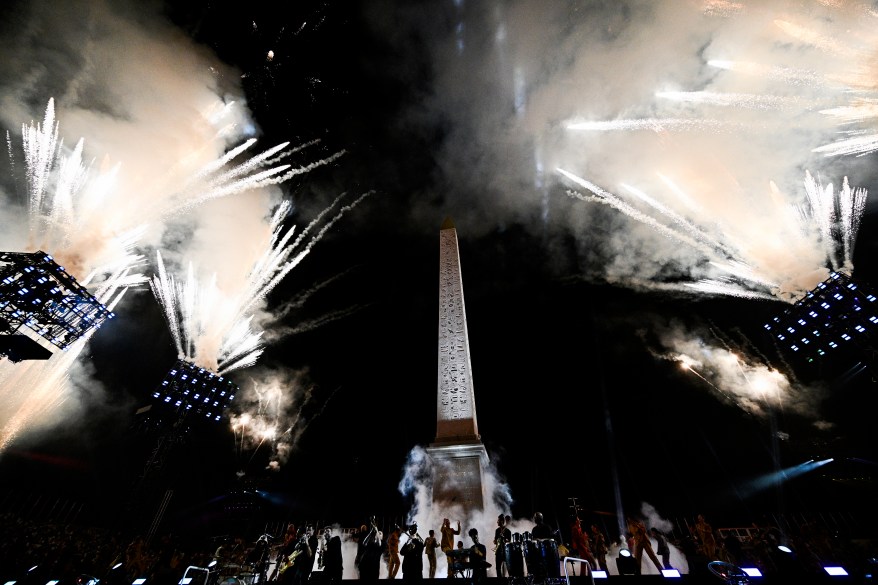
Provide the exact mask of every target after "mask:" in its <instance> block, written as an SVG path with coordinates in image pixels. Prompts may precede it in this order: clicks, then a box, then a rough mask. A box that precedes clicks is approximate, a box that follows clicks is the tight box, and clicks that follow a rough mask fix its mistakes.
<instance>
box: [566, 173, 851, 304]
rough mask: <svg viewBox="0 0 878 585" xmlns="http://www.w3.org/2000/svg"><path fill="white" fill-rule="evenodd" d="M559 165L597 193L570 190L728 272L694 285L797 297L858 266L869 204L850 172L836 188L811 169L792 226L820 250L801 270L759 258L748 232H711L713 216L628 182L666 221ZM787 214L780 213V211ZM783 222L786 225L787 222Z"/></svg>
mask: <svg viewBox="0 0 878 585" xmlns="http://www.w3.org/2000/svg"><path fill="white" fill-rule="evenodd" d="M557 171H558V173H559V174H561V175H562V176H563V177H565V178H566V179H568V180H570V181H572V182H573V183H575V184H576V185H578V186H580V187H584V188H585V189H587V190H588V191H589V192H590V193H591V194H592V195H590V196H586V195H582V194H580V193H578V192H575V191H568V194H569V195H570V196H572V197H574V198H577V199H580V200H584V201H596V202H600V203H606V204H608V205H610V206H612V207H614V208H615V209H618V210H619V211H621V212H622V213H624V214H626V215H627V216H629V217H631V218H632V219H635V220H637V221H640V222H641V223H643V224H645V225H648V226H649V227H650V228H652V229H654V230H655V231H656V232H657V233H659V234H661V235H664V236H666V237H669V238H672V239H674V240H676V241H677V242H679V243H682V244H684V245H686V246H689V247H690V248H691V249H692V250H693V251H695V252H697V253H699V254H701V255H703V261H704V263H705V264H706V265H707V266H710V267H711V268H712V269H713V270H714V271H718V272H721V273H722V276H720V277H717V278H704V279H700V280H698V281H696V282H684V283H683V284H684V285H685V286H686V287H689V288H690V289H691V290H693V291H697V292H701V293H706V294H723V295H730V296H737V297H741V298H754V299H757V298H761V299H772V298H778V299H782V300H785V301H787V302H795V301H796V300H798V299H799V298H801V297H802V296H804V295H805V294H806V293H807V292H808V291H809V290H811V289H812V288H813V287H814V286H816V284H817V282H821V281H822V280H825V278H826V276H828V269H830V268H831V269H832V270H835V271H839V270H843V271H846V272H848V273H850V272H852V271H853V246H854V242H855V241H856V235H857V232H858V229H859V224H860V219H861V216H862V213H863V210H864V207H865V201H866V190H865V189H862V188H857V189H852V188H851V187H850V184H849V183H848V180H847V177H845V178H844V180H843V183H842V188H841V189H840V190H839V191H837V192H836V191H835V190H834V189H833V186H832V185H831V184H830V185H826V186H823V185H821V184H820V182H819V181H818V180H816V179H815V178H814V177H813V176H812V175H811V173H810V172H806V175H805V180H804V190H805V193H806V195H807V204H806V205H803V206H801V207H799V208H794V207H791V208H790V209H789V210H788V211H790V212H791V211H797V212H798V214H799V217H800V220H801V227H800V229H799V230H794V229H790V230H789V232H790V233H797V234H798V238H799V241H800V243H801V245H802V246H803V247H806V248H808V249H810V250H819V251H820V253H819V254H812V255H810V256H809V257H810V258H813V259H814V260H815V263H813V264H810V265H809V264H804V263H800V264H799V265H798V266H797V272H794V273H790V272H789V271H788V270H789V264H788V263H787V264H779V263H778V262H776V261H775V262H773V263H766V262H764V261H761V259H760V258H759V252H761V250H754V249H753V248H752V247H748V246H744V245H741V244H739V243H738V242H745V241H747V240H746V239H745V238H744V237H743V236H740V237H736V234H735V233H734V232H724V231H720V230H715V232H716V233H715V234H713V235H711V234H710V233H708V232H707V230H708V229H710V226H709V222H707V221H704V220H702V221H704V224H705V225H704V227H701V226H699V225H696V224H694V223H692V222H690V221H689V220H687V219H686V218H684V217H683V216H681V215H679V214H678V213H677V212H675V211H673V210H671V209H669V208H668V207H667V206H665V205H664V204H662V203H660V202H659V201H657V200H656V199H654V198H653V197H650V196H648V195H646V194H645V193H642V192H640V191H639V190H636V189H632V188H631V187H628V186H626V185H623V187H624V188H626V189H627V190H628V191H629V192H631V193H632V194H634V195H635V196H636V197H637V199H638V200H639V201H640V202H645V203H646V204H647V205H648V206H649V207H651V208H652V209H654V210H657V211H658V213H659V214H660V215H662V216H665V217H666V218H669V219H670V220H671V221H673V222H674V223H675V224H676V226H674V225H665V224H664V223H661V222H660V221H659V220H658V219H657V218H656V217H655V216H653V215H650V214H648V213H645V212H643V211H640V210H639V209H638V208H637V207H635V206H634V205H632V204H629V203H627V202H626V201H624V200H623V199H622V198H621V197H619V196H617V195H614V194H612V193H609V192H608V191H606V190H604V189H602V188H600V187H598V186H597V185H595V184H594V183H592V182H590V181H588V180H586V179H583V178H582V177H579V176H577V175H574V174H573V173H570V172H569V171H566V170H564V169H560V168H559V169H557ZM781 211H783V210H781ZM784 215H785V214H779V217H783V216H784ZM779 227H780V228H781V229H782V228H783V224H780V226H779ZM812 228H813V229H812ZM770 237H773V234H772V233H769V234H763V238H770ZM815 274H817V275H821V276H820V280H818V281H817V282H814V283H813V284H811V283H810V281H805V283H804V284H802V285H799V284H797V283H798V282H803V281H802V280H801V277H802V276H803V275H804V276H809V277H810V276H811V275H815Z"/></svg>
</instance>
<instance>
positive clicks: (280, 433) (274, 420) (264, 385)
mask: <svg viewBox="0 0 878 585" xmlns="http://www.w3.org/2000/svg"><path fill="white" fill-rule="evenodd" d="M337 390H338V389H336V390H335V391H333V392H332V393H331V394H330V395H329V396H328V397H327V398H326V400H325V401H324V403H323V405H322V406H321V408H320V409H319V410H318V411H317V412H316V413H314V414H313V415H310V417H309V418H308V419H307V420H306V419H305V418H304V410H305V409H306V408H308V407H309V405H310V404H311V403H312V402H313V401H314V399H315V392H314V388H313V387H310V386H307V387H306V386H305V385H304V377H303V375H301V374H294V376H293V378H292V379H283V380H282V379H280V378H278V377H276V376H274V375H269V376H267V377H266V378H265V379H263V380H261V381H260V380H257V379H255V378H251V385H250V387H248V388H246V389H243V391H242V392H241V394H240V395H239V396H238V400H237V406H236V408H238V409H239V410H240V412H238V413H236V414H233V415H232V416H231V417H230V423H231V427H232V431H233V432H234V436H235V450H236V453H237V456H238V458H239V459H240V460H241V461H242V467H241V469H240V470H239V472H238V475H239V476H240V475H244V474H246V468H247V467H249V466H250V465H251V464H252V462H253V460H254V459H255V457H256V455H257V453H258V452H259V450H260V449H261V448H262V447H263V446H264V445H266V446H269V447H270V450H271V452H270V454H268V464H267V465H266V469H270V470H273V471H277V470H278V469H280V467H281V465H283V464H284V463H286V460H287V458H288V457H289V455H290V453H291V452H292V450H293V449H294V448H295V446H296V443H297V441H298V439H299V437H301V435H302V434H303V433H304V432H305V430H306V429H307V428H308V425H309V424H310V423H311V421H313V420H314V419H316V418H317V417H319V416H320V415H321V414H322V413H323V410H324V409H325V408H326V404H327V403H328V402H329V401H330V400H331V399H332V397H333V396H334V395H335V392H337ZM247 453H249V458H247V461H246V462H244V461H243V460H244V457H245V455H246V454H247Z"/></svg>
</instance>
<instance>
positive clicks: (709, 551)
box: [0, 513, 874, 585]
mask: <svg viewBox="0 0 878 585" xmlns="http://www.w3.org/2000/svg"><path fill="white" fill-rule="evenodd" d="M3 524H4V526H5V527H6V528H8V529H9V531H8V535H7V538H5V539H3V540H2V542H0V578H4V581H8V580H15V579H20V578H22V577H21V575H22V574H24V573H25V572H29V574H31V576H32V577H33V576H34V575H38V577H33V579H36V581H39V579H44V580H42V581H41V582H42V583H46V582H48V580H49V579H57V578H60V577H67V578H70V579H71V581H76V580H77V575H83V574H85V575H91V576H93V577H94V578H96V579H99V580H101V581H104V582H106V584H107V585H130V583H131V582H132V581H133V579H135V578H143V577H146V578H147V581H148V582H149V585H175V584H177V583H178V582H179V581H180V577H181V574H182V573H183V571H184V570H186V569H187V567H192V566H196V567H207V568H209V575H208V576H207V577H206V578H205V577H202V578H201V580H200V581H199V583H203V584H204V585H260V584H261V583H276V584H277V585H301V584H302V583H304V582H305V581H309V580H311V581H315V582H320V581H326V582H337V581H341V580H342V579H343V578H344V579H361V580H377V579H384V578H393V579H395V578H400V579H402V580H406V581H409V580H421V579H424V578H434V577H436V576H437V573H438V576H440V577H442V576H447V577H449V578H457V577H463V578H467V579H472V580H474V581H478V580H481V579H484V578H486V577H489V576H490V577H494V576H497V577H508V578H510V579H512V578H515V577H519V576H522V575H525V574H526V575H528V576H533V581H534V582H537V581H539V580H540V578H541V577H557V576H559V573H560V572H561V571H562V570H565V571H566V569H567V568H568V563H564V564H562V563H561V559H564V558H575V559H583V560H585V561H587V563H588V567H589V568H591V569H593V570H603V571H606V572H607V573H608V574H616V572H617V571H616V570H615V569H616V568H617V564H616V563H617V561H618V558H617V554H618V550H619V548H620V547H621V546H624V547H625V548H627V549H628V550H629V551H630V552H631V555H632V559H633V561H634V567H635V572H640V571H641V566H642V567H643V569H642V571H643V572H644V573H653V572H655V571H654V570H653V568H652V567H653V566H654V567H655V570H658V571H660V570H661V569H668V568H671V567H672V566H673V563H677V562H679V563H681V564H682V563H686V562H687V561H688V567H686V566H677V567H676V568H677V569H680V570H681V572H683V573H685V572H694V570H695V568H697V567H701V566H704V567H706V565H707V562H708V561H711V560H721V561H725V562H729V563H732V564H742V563H745V562H746V563H747V564H752V565H755V566H757V567H760V568H761V569H762V570H763V572H764V573H766V574H769V573H771V572H772V570H773V569H774V568H776V567H772V564H771V563H773V562H775V561H774V560H773V559H772V558H771V551H773V550H775V549H776V548H777V547H776V545H777V544H779V538H780V536H781V533H780V531H779V530H777V529H776V528H759V527H757V526H756V525H755V524H754V525H753V528H752V530H749V534H750V535H751V538H750V539H749V540H748V542H747V543H746V544H744V543H742V541H741V540H740V539H739V538H734V537H731V535H729V534H725V535H723V534H722V531H718V530H714V529H713V528H712V527H711V526H710V524H709V523H708V522H707V520H706V519H705V518H704V517H703V516H699V517H698V518H697V520H696V521H695V522H694V524H693V525H691V526H690V525H689V524H688V523H687V525H686V527H687V528H688V530H687V531H686V532H687V534H686V535H685V536H683V537H681V535H680V534H677V533H676V532H673V533H668V534H665V533H663V532H661V531H659V530H657V529H656V528H655V527H650V528H649V529H647V527H646V525H645V523H644V522H643V521H642V520H640V519H636V518H631V519H628V522H627V532H626V533H625V534H623V535H622V536H621V537H620V538H619V539H616V540H615V541H614V542H610V540H609V539H608V537H607V535H606V534H605V533H604V532H603V530H602V529H601V528H600V527H599V526H598V525H596V524H592V525H590V526H589V527H588V528H586V527H585V526H584V525H583V523H582V522H581V521H580V519H579V518H577V517H574V518H572V519H571V523H570V524H569V526H568V530H567V531H565V534H564V537H563V538H562V535H561V533H560V530H559V529H553V528H551V527H549V526H548V525H547V523H546V522H545V520H544V518H543V515H542V514H540V513H536V514H534V516H533V525H532V528H531V529H530V530H528V531H526V532H524V533H521V534H519V533H517V532H512V530H511V529H510V526H511V519H510V517H509V516H504V515H502V514H501V515H500V516H498V518H497V526H496V529H495V530H494V534H493V538H492V539H491V538H490V537H487V538H485V542H484V543H483V542H482V538H481V535H480V534H479V531H478V530H477V529H476V528H470V529H469V530H467V531H466V532H464V528H463V527H462V526H461V523H460V522H459V521H457V522H453V523H452V522H451V521H450V520H449V519H448V518H445V519H444V520H443V522H442V525H441V527H440V528H439V530H438V531H434V530H432V529H431V530H428V531H426V534H427V536H426V537H423V536H422V535H421V534H420V532H419V527H418V526H417V524H411V525H408V526H406V527H405V528H404V529H403V528H402V527H400V526H398V525H395V524H391V525H390V526H389V527H388V529H387V535H386V536H385V534H384V532H382V530H381V529H380V528H379V524H378V523H377V522H376V519H375V518H374V517H371V518H369V519H368V521H367V523H364V524H363V525H362V526H360V527H359V528H358V529H354V530H341V529H339V528H337V527H323V528H317V529H315V528H314V527H313V526H309V525H307V524H305V525H302V526H301V527H300V528H299V529H297V528H296V527H295V526H293V525H292V524H290V525H287V528H286V530H285V531H284V530H283V529H280V531H279V532H274V534H273V535H269V534H263V535H262V536H260V537H258V538H256V539H255V541H250V540H247V539H244V538H242V537H237V538H224V539H223V540H222V541H215V542H214V544H213V546H212V547H210V548H209V549H204V548H203V547H199V548H198V549H197V550H193V549H191V548H188V547H185V546H182V547H181V546H178V544H177V543H176V542H175V541H174V540H173V539H172V538H170V536H165V537H161V538H156V539H153V540H152V541H151V542H150V541H147V540H145V539H144V538H143V537H139V536H138V537H135V538H134V540H132V541H130V542H128V543H127V544H125V541H122V540H120V539H119V535H115V534H112V533H108V532H94V531H88V532H86V531H85V529H83V528H82V527H72V526H66V527H59V526H53V525H42V526H41V525H29V524H27V523H25V522H23V521H21V520H19V519H16V518H11V517H7V518H5V521H4V522H3ZM517 525H518V526H521V523H520V522H517ZM784 536H785V537H788V538H791V539H792V540H793V542H794V548H796V549H797V551H798V556H799V559H800V560H801V561H802V563H803V564H804V563H813V564H815V566H817V565H818V563H819V562H820V561H823V562H825V561H829V560H831V561H835V562H837V563H839V564H844V565H848V566H855V565H856V564H857V563H858V562H859V559H861V558H863V559H865V558H871V557H874V551H873V550H869V551H860V550H859V549H856V550H854V549H852V548H850V544H851V543H848V542H846V541H844V540H841V539H839V538H837V537H833V535H831V534H828V533H827V532H826V531H825V530H818V529H817V528H816V526H815V525H811V526H810V527H809V526H808V525H803V526H800V527H799V530H797V531H796V533H794V534H793V533H790V532H787V533H785V535H784ZM467 537H468V539H469V541H468V543H467V544H468V545H469V546H464V540H465V539H466V538H467ZM851 542H853V541H851ZM486 544H487V545H488V546H486ZM489 546H490V550H489ZM672 550H673V551H674V556H671V551H672ZM864 555H865V556H864ZM442 556H444V557H445V558H444V559H442ZM438 560H444V562H443V563H439V562H438ZM117 565H118V566H120V567H122V568H121V569H120V571H124V572H125V574H124V576H123V575H121V574H118V575H116V574H114V571H116V570H115V569H113V570H112V571H111V570H110V567H116V566H117ZM35 567H38V570H34V568H35ZM562 567H563V569H562ZM582 567H583V564H579V565H577V566H571V567H570V569H571V570H572V574H578V573H579V572H581V571H582V570H583V569H582ZM687 569H688V571H687ZM33 579H31V580H32V581H33ZM36 581H33V582H34V583H36Z"/></svg>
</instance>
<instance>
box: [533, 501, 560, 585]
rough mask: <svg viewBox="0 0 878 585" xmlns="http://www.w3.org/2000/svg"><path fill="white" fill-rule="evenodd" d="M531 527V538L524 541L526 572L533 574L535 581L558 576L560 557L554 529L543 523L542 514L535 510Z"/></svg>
mask: <svg viewBox="0 0 878 585" xmlns="http://www.w3.org/2000/svg"><path fill="white" fill-rule="evenodd" d="M533 520H534V526H533V528H531V531H530V533H531V537H532V540H531V541H530V542H528V543H526V546H527V549H526V551H525V557H524V558H525V561H526V562H527V572H528V573H529V574H531V575H533V576H534V580H535V581H545V579H546V578H547V577H558V576H560V574H561V566H560V565H561V559H560V558H559V557H558V541H557V539H556V538H555V535H556V531H554V530H552V529H551V528H549V525H548V524H546V523H545V521H544V519H543V514H542V513H541V512H536V513H535V514H534V517H533Z"/></svg>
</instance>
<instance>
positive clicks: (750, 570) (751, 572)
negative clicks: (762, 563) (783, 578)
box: [741, 567, 762, 577]
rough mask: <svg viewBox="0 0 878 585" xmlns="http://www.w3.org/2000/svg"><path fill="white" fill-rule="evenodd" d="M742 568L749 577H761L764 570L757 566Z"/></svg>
mask: <svg viewBox="0 0 878 585" xmlns="http://www.w3.org/2000/svg"><path fill="white" fill-rule="evenodd" d="M741 570H742V571H744V572H745V573H747V576H748V577H761V576H762V571H760V570H759V569H758V568H756V567H741Z"/></svg>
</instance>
